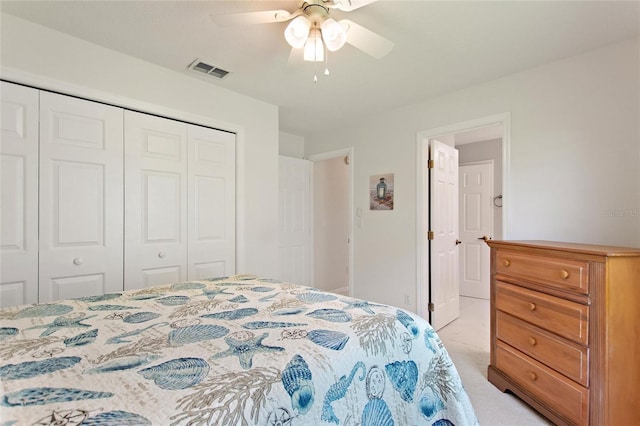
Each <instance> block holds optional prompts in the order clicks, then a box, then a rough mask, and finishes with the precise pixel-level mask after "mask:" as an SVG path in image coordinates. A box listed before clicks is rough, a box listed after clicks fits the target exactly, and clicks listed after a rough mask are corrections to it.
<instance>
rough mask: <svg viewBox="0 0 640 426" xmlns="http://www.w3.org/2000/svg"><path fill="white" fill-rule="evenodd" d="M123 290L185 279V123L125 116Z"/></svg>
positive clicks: (130, 112)
mask: <svg viewBox="0 0 640 426" xmlns="http://www.w3.org/2000/svg"><path fill="white" fill-rule="evenodd" d="M125 146H126V158H125V206H126V208H125V288H127V289H136V288H143V287H150V286H153V285H160V284H167V283H172V282H177V281H184V280H186V279H187V238H188V236H187V125H186V124H184V123H180V122H177V121H172V120H168V119H164V118H160V117H154V116H151V115H146V114H140V113H136V112H132V111H126V112H125Z"/></svg>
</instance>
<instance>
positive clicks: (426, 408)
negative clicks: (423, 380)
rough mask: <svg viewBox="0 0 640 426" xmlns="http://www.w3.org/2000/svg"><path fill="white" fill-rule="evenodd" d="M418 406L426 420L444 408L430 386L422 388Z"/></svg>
mask: <svg viewBox="0 0 640 426" xmlns="http://www.w3.org/2000/svg"><path fill="white" fill-rule="evenodd" d="M418 407H419V408H420V412H421V413H422V415H423V416H425V417H426V418H427V420H431V419H432V418H433V416H435V415H436V413H437V412H438V411H440V410H443V409H444V408H445V406H444V403H443V402H442V400H441V399H440V397H439V396H438V395H436V394H435V392H434V391H433V389H431V388H430V387H426V388H424V390H423V391H422V393H421V394H420V399H419V400H418Z"/></svg>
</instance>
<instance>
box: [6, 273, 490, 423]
mask: <svg viewBox="0 0 640 426" xmlns="http://www.w3.org/2000/svg"><path fill="white" fill-rule="evenodd" d="M0 379H1V384H2V389H1V391H2V393H1V395H0V425H3V426H4V425H14V424H15V425H22V424H26V425H31V424H37V425H46V424H66V425H80V424H82V425H109V424H112V425H148V424H149V425H150V424H153V425H205V424H209V425H233V426H236V425H282V426H286V425H291V426H294V425H327V426H330V425H362V426H367V425H369V426H371V425H377V426H378V425H379V426H390V425H398V426H409V425H434V426H435V425H437V426H446V425H457V426H463V425H475V424H477V423H478V422H477V419H476V416H475V414H474V411H473V408H472V406H471V403H470V401H469V398H468V395H467V394H466V392H465V390H464V388H463V385H462V383H461V381H460V377H459V376H458V373H457V371H456V369H455V367H454V365H453V363H452V361H451V359H450V358H449V355H448V354H447V351H446V350H445V348H444V347H443V345H442V342H441V341H440V338H439V337H438V335H437V334H436V333H435V331H434V330H433V329H432V328H431V327H430V326H429V325H428V323H427V322H426V321H424V320H423V319H421V318H419V317H418V316H416V315H414V314H411V313H408V312H405V311H403V310H400V309H398V308H395V307H391V306H387V305H381V304H376V303H371V302H366V301H363V300H359V299H354V298H349V297H343V296H338V295H335V294H331V293H327V292H323V291H319V290H317V289H313V288H310V287H303V286H298V285H294V284H289V283H282V282H279V281H276V280H271V279H262V278H258V277H255V276H235V277H229V278H216V279H211V280H203V281H190V282H182V283H176V284H172V285H166V286H161V287H153V288H148V289H143V290H135V291H126V292H122V293H114V294H105V295H102V296H95V297H84V298H79V299H73V300H63V301H59V302H55V303H50V304H39V305H25V306H18V307H14V308H8V309H4V310H1V311H0Z"/></svg>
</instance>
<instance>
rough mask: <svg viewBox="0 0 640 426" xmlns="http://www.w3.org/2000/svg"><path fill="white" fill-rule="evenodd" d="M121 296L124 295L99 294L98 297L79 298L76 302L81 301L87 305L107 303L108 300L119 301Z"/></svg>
mask: <svg viewBox="0 0 640 426" xmlns="http://www.w3.org/2000/svg"><path fill="white" fill-rule="evenodd" d="M120 296H122V293H107V294H98V295H96V296H86V297H78V298H77V299H75V300H80V301H81V302H87V303H94V302H106V301H107V300H113V299H117V298H118V297H120Z"/></svg>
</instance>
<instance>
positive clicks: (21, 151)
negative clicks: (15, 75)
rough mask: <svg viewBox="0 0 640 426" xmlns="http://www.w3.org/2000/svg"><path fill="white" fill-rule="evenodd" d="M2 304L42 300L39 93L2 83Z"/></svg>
mask: <svg viewBox="0 0 640 426" xmlns="http://www.w3.org/2000/svg"><path fill="white" fill-rule="evenodd" d="M0 91H1V92H2V115H1V117H0V124H1V125H2V136H1V139H0V190H1V193H0V307H3V308H4V307H8V306H14V305H22V304H26V303H36V302H37V301H38V91H37V90H34V89H31V88H28V87H24V86H19V85H16V84H11V83H6V82H2V83H1V86H0Z"/></svg>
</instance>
